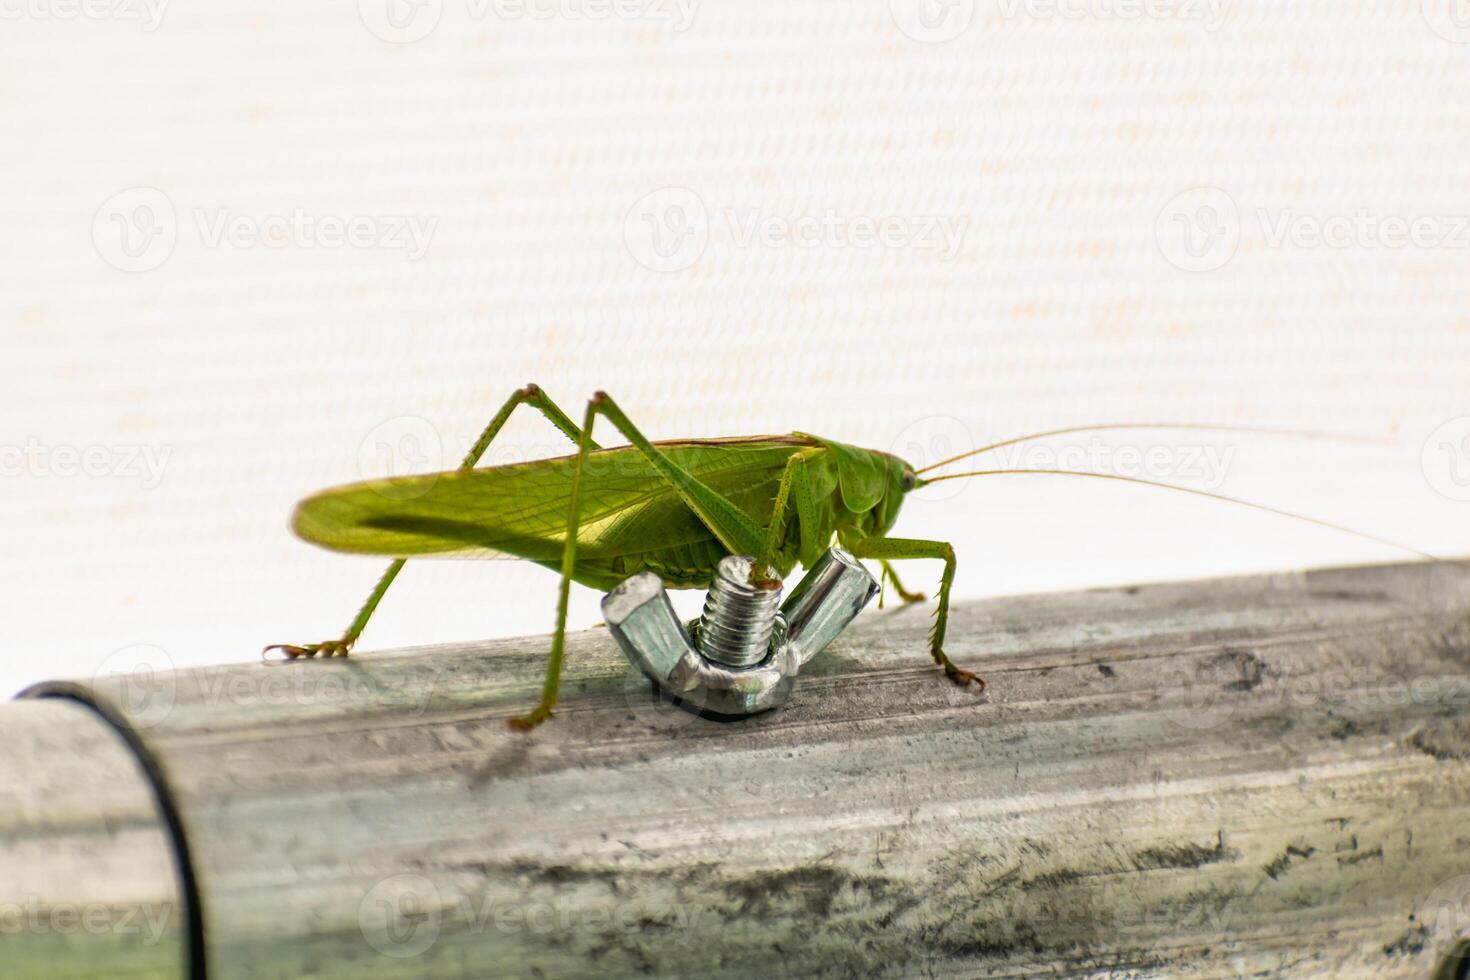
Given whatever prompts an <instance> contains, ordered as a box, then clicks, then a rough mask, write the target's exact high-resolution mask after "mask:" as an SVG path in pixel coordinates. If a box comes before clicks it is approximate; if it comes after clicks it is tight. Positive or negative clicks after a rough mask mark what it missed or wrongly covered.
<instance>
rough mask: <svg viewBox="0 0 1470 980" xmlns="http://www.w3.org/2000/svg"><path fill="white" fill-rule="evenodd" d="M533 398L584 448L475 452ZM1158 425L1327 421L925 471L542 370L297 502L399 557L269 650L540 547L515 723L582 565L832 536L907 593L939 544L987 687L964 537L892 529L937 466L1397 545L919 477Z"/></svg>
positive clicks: (606, 581)
mask: <svg viewBox="0 0 1470 980" xmlns="http://www.w3.org/2000/svg"><path fill="white" fill-rule="evenodd" d="M521 405H527V406H530V407H532V408H534V409H536V410H537V411H539V412H540V413H541V414H542V415H543V416H545V417H546V419H547V420H549V421H550V422H551V424H552V425H554V426H556V428H557V429H559V430H560V431H561V432H562V433H564V434H565V435H566V436H567V438H568V439H570V440H572V441H573V442H574V443H576V445H577V452H576V453H575V454H574V455H571V456H564V457H560V458H556V459H544V460H536V461H533V462H526V463H515V464H510V465H505V466H494V467H488V468H482V469H476V468H475V467H476V465H477V464H478V463H479V461H480V459H481V458H482V457H483V456H484V454H485V452H486V451H487V450H488V449H489V448H490V444H491V442H492V441H493V440H494V438H495V437H496V435H497V434H498V433H499V432H500V430H501V428H502V427H503V426H504V425H505V423H506V422H507V421H508V420H509V418H510V416H511V414H512V413H513V412H514V411H515V409H516V408H517V407H518V406H521ZM598 416H602V417H603V418H605V419H607V420H608V421H609V422H611V423H612V425H613V426H614V427H615V428H616V429H617V430H618V431H619V432H620V433H621V434H622V436H623V437H624V438H625V439H627V440H628V443H629V445H627V446H621V447H618V448H614V449H603V448H601V447H599V446H598V444H597V443H595V442H594V441H593V439H592V427H593V423H594V422H595V421H596V419H597V417H598ZM1164 427H1167V428H1176V429H1191V428H1192V429H1209V430H1215V431H1250V432H1268V433H1272V434H1278V435H1280V434H1286V435H1305V436H1322V435H1324V434H1322V433H1300V432H1296V433H1293V432H1289V431H1287V430H1267V429H1257V428H1247V427H1243V426H1194V425H1169V424H1155V423H1133V424H1128V425H1111V426H1101V425H1098V426H1077V427H1072V428H1068V429H1053V430H1050V431H1048V432H1042V433H1033V434H1031V435H1028V436H1022V437H1019V438H1016V439H1011V440H1007V441H1006V442H1002V443H995V444H992V445H989V446H984V447H981V448H980V449H976V450H972V451H970V452H967V453H963V454H961V455H959V456H956V457H952V458H951V459H947V460H943V461H941V462H939V463H935V464H932V465H931V466H927V467H925V468H924V469H922V470H920V469H916V468H915V467H914V466H912V465H910V464H909V463H907V462H905V461H904V460H902V459H899V458H898V457H897V456H894V455H892V454H890V453H885V452H879V451H877V450H871V449H860V448H858V447H855V446H849V445H846V444H843V443H840V442H836V441H834V440H831V439H824V438H821V437H819V436H813V435H807V434H804V433H792V434H791V435H786V436H751V437H741V438H731V439H685V440H675V441H661V442H651V441H649V440H648V439H647V438H646V437H645V436H644V435H643V433H642V432H640V431H639V430H638V428H637V427H636V426H634V425H633V423H632V422H631V421H629V419H628V417H627V416H626V415H624V414H623V412H622V410H621V409H619V408H618V406H617V404H616V403H614V402H613V400H612V399H611V398H609V397H608V396H607V394H606V393H604V392H598V393H597V394H595V395H593V397H592V399H591V400H590V401H589V402H588V403H587V409H586V413H585V415H584V417H583V422H582V426H581V428H578V427H577V426H576V425H575V424H573V422H572V421H571V419H570V418H569V417H568V416H567V415H566V413H565V412H563V411H562V410H561V409H560V408H558V407H557V405H556V404H555V403H554V402H553V401H552V400H551V399H550V398H548V397H547V396H546V394H545V393H544V392H542V390H541V389H540V388H539V387H537V386H536V385H534V384H532V385H527V386H526V387H524V388H522V389H520V390H519V391H517V392H515V393H514V394H513V395H511V396H510V398H509V399H508V400H507V401H506V402H505V404H504V405H503V406H502V407H501V409H500V411H499V412H497V413H496V414H495V416H494V418H492V419H491V420H490V423H489V424H488V425H487V426H486V427H485V430H484V431H483V432H482V433H481V434H480V437H479V438H478V439H477V440H476V441H475V443H474V445H473V446H472V447H471V449H470V451H469V453H468V454H467V455H466V456H465V458H464V461H463V462H462V463H461V464H460V467H459V469H457V470H455V471H453V472H450V473H433V474H425V475H421V476H409V477H397V478H391V479H386V480H372V481H368V482H364V483H357V484H352V485H349V486H344V487H337V488H334V489H329V490H325V491H322V492H321V493H318V494H316V495H314V496H312V497H309V498H307V499H306V500H304V501H302V502H301V503H300V504H299V505H298V507H297V509H296V513H295V516H294V519H293V527H294V530H295V531H296V533H297V534H298V535H300V536H301V537H302V538H304V539H305V540H307V541H310V542H312V543H314V544H317V545H321V546H323V547H326V548H329V549H332V550H334V551H340V552H347V553H352V554H364V555H379V556H383V557H390V558H393V559H394V560H393V562H392V564H390V565H389V566H388V568H387V570H386V571H385V572H384V573H383V576H382V578H381V579H379V581H378V584H377V586H376V587H375V588H374V589H373V591H372V593H371V594H370V595H369V596H368V598H367V600H366V601H365V602H364V603H363V605H362V608H361V609H360V610H359V611H358V613H357V616H356V617H355V618H354V619H353V621H352V623H351V625H349V626H348V628H347V631H346V632H345V633H344V634H343V635H342V636H341V638H339V639H336V640H328V641H326V642H323V643H313V644H308V645H305V646H296V645H291V644H279V645H275V646H271V647H267V648H266V650H267V651H272V650H276V651H280V652H281V653H283V654H285V656H286V657H288V658H290V659H297V658H303V657H314V656H318V655H321V656H327V657H331V656H346V655H347V654H348V652H349V651H350V650H351V649H352V647H353V645H354V644H355V643H356V642H357V640H358V638H359V637H360V636H361V635H362V631H363V629H364V627H366V626H367V623H368V620H369V619H371V618H372V615H373V613H374V611H376V609H377V607H378V604H379V603H380V602H381V601H382V599H383V596H384V594H385V593H386V592H387V591H388V589H389V587H390V586H391V585H392V584H393V580H394V579H395V578H397V576H398V573H399V572H400V571H401V570H402V569H403V565H404V563H405V561H406V560H407V559H408V558H421V557H439V558H470V557H512V558H520V559H524V560H528V561H532V562H535V563H536V564H539V565H544V566H545V567H547V568H550V569H552V570H554V571H558V572H559V573H560V575H561V589H560V592H559V595H558V599H557V610H556V629H555V632H554V633H553V634H552V639H551V652H550V656H549V659H548V663H547V669H546V681H545V685H544V686H543V689H542V693H541V700H540V703H539V704H537V705H536V707H535V708H534V709H533V710H532V711H531V712H530V713H529V714H527V715H525V716H524V717H519V718H514V719H512V720H511V722H510V723H511V725H512V726H513V727H516V728H520V729H531V728H534V727H535V726H536V725H539V724H540V723H541V722H543V721H545V720H546V719H547V718H549V717H551V713H552V709H553V708H554V707H555V706H556V700H557V692H558V690H559V689H560V686H561V668H562V659H563V653H564V650H565V645H566V624H567V602H568V597H569V595H570V588H571V583H572V582H577V583H579V584H582V585H585V586H589V587H591V588H595V589H599V590H603V591H607V590H610V589H611V588H613V587H614V586H615V585H617V584H618V583H619V582H621V581H623V580H624V579H626V578H627V577H628V576H630V575H633V574H635V573H637V572H641V571H652V572H655V573H657V574H658V575H659V576H660V577H661V578H662V579H663V580H664V582H665V584H666V585H667V586H669V587H670V588H685V589H689V588H703V587H708V585H709V584H710V580H711V577H712V575H713V574H714V569H715V566H716V565H717V564H718V563H719V561H720V559H722V558H724V557H726V556H727V555H732V554H737V555H753V556H755V557H757V558H758V559H759V560H760V563H761V564H764V565H766V566H769V567H770V568H773V569H775V570H776V571H777V572H778V573H779V574H780V575H781V576H783V577H784V576H785V575H787V574H788V573H789V572H790V571H791V569H792V568H793V567H795V566H796V565H797V564H800V565H802V566H804V567H810V566H811V565H812V564H813V563H814V562H816V561H817V559H819V558H820V557H821V555H822V554H823V553H824V552H825V551H826V550H827V548H828V547H829V546H830V545H831V544H832V541H833V539H834V538H835V539H836V540H837V542H838V543H839V544H841V545H842V547H844V548H846V549H847V550H848V551H849V552H851V553H852V554H853V555H854V556H855V557H857V558H867V559H871V560H875V561H877V562H878V563H879V564H880V566H881V569H882V576H883V577H884V579H885V580H886V581H887V582H890V583H892V585H893V587H894V591H895V592H896V593H897V594H898V596H899V597H900V598H901V599H903V600H904V601H905V602H919V601H923V600H924V598H925V597H924V596H923V595H922V594H918V593H914V592H910V591H908V590H907V589H905V588H904V586H903V584H902V583H901V582H900V581H899V579H898V576H897V574H896V573H895V572H894V570H893V567H892V565H891V564H890V562H892V561H897V560H902V559H932V560H937V561H941V562H943V563H944V570H943V572H942V573H941V575H940V579H939V593H938V608H937V610H936V613H935V617H934V626H933V629H932V631H931V633H930V636H929V653H930V656H932V657H933V658H934V662H935V663H936V664H937V665H938V666H939V667H941V668H942V669H943V670H944V673H945V675H946V676H947V677H948V678H949V679H950V680H951V681H953V682H954V683H955V684H957V685H959V686H961V687H966V686H970V685H975V686H976V688H977V689H978V690H980V691H983V690H984V689H985V681H984V680H982V679H981V678H979V677H977V676H976V675H975V674H974V673H972V672H971V671H968V670H965V669H963V668H961V667H959V666H957V665H956V664H954V663H953V662H952V661H951V660H950V659H949V657H948V656H946V654H945V652H944V636H945V630H946V628H947V626H948V623H949V605H950V590H951V588H952V586H953V584H954V575H955V552H954V548H953V547H952V546H951V545H950V544H949V543H947V542H944V541H926V540H917V539H910V538H895V537H889V536H888V532H889V530H890V529H891V528H892V527H893V525H894V523H895V522H896V521H897V519H898V513H899V509H900V508H901V507H902V505H903V501H904V497H905V496H906V495H907V494H909V493H911V492H913V491H914V490H915V489H917V488H919V487H922V486H925V485H927V484H930V483H937V482H940V481H942V480H950V479H958V478H960V477H969V476H986V475H1002V474H1052V475H1067V476H1086V477H1093V478H1098V479H1110V480H1118V481H1122V482H1126V483H1138V484H1144V485H1147V486H1156V487H1161V488H1165V489H1172V490H1179V491H1182V492H1185V493H1191V494H1196V495H1198V496H1203V497H1209V498H1213V499H1217V500H1224V501H1228V502H1231V503H1237V504H1242V505H1244V506H1247V507H1253V508H1255V509H1258V510H1264V511H1267V512H1270V513H1275V514H1280V515H1283V516H1287V517H1292V518H1296V519H1299V520H1304V521H1308V522H1310V523H1313V524H1319V525H1322V526H1325V527H1330V528H1333V529H1335V530H1340V531H1345V532H1347V533H1350V534H1356V535H1359V536H1361V537H1365V538H1368V539H1370V540H1373V541H1377V542H1379V543H1383V544H1390V545H1392V542H1387V541H1384V540H1383V539H1381V538H1376V537H1373V536H1372V535H1364V534H1361V533H1360V532H1357V531H1353V530H1351V529H1350V528H1344V527H1340V526H1339V525H1335V524H1329V523H1327V522H1325V521H1319V520H1316V519H1315V518H1310V517H1303V516H1302V515H1299V514H1292V513H1289V512H1287V511H1282V510H1278V509H1276V508H1273V507H1267V506H1265V505H1261V504H1253V503H1249V502H1247V501H1242V500H1237V499H1235V498H1231V497H1226V496H1224V495H1222V494H1215V493H1211V492H1209V491H1205V490H1196V489H1194V488H1191V487H1184V486H1176V485H1173V484H1167V483H1159V482H1155V481H1150V480H1144V479H1141V478H1136V477H1127V476H1121V475H1115V474H1108V473H1092V472H1086V471H1074V470H1041V469H1028V470H1021V469H1007V470H978V471H973V472H970V473H952V474H947V475H944V476H938V477H933V478H931V479H928V480H925V479H923V478H922V476H921V474H922V473H924V472H927V471H929V470H932V469H935V468H938V467H940V466H944V465H947V464H950V463H953V462H955V461H957V460H959V459H964V458H966V457H969V456H974V455H978V454H980V453H983V452H987V451H990V450H993V449H999V448H1001V447H1003V446H1010V445H1014V444H1016V443H1018V442H1021V441H1024V440H1027V439H1034V438H1040V437H1043V436H1051V435H1060V434H1065V433H1071V432H1086V431H1098V430H1102V429H1120V428H1164ZM1395 547H1403V546H1401V545H1395ZM1408 550H1411V551H1415V553H1416V554H1421V555H1422V554H1423V553H1422V552H1418V551H1416V550H1415V549H1408ZM1425 557H1429V556H1425Z"/></svg>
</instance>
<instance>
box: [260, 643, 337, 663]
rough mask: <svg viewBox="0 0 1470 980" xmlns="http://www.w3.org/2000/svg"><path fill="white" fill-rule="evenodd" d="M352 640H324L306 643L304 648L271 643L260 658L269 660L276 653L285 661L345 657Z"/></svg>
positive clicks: (290, 644)
mask: <svg viewBox="0 0 1470 980" xmlns="http://www.w3.org/2000/svg"><path fill="white" fill-rule="evenodd" d="M352 643H353V641H352V640H326V641H324V642H322V643H308V644H306V645H305V646H296V645H295V644H292V643H273V644H271V645H270V646H268V647H266V648H265V649H264V650H262V651H260V655H261V657H262V658H265V659H271V654H273V653H278V654H280V655H281V656H282V657H284V658H285V659H286V660H310V659H311V658H312V657H324V658H325V657H345V656H347V654H348V653H349V652H350V651H351V650H352Z"/></svg>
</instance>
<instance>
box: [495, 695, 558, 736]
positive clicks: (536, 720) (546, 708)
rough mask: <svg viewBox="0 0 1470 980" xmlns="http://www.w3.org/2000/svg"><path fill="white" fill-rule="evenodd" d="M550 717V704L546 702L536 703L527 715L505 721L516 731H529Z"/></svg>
mask: <svg viewBox="0 0 1470 980" xmlns="http://www.w3.org/2000/svg"><path fill="white" fill-rule="evenodd" d="M550 717H551V706H550V705H549V704H546V703H544V702H543V703H541V704H538V705H536V707H535V709H534V710H532V712H531V713H530V714H529V715H525V716H523V717H520V718H512V719H510V720H509V721H507V722H506V724H507V725H509V726H510V727H511V728H514V729H515V730H516V731H518V732H529V731H530V730H531V729H533V728H535V727H536V726H537V725H539V724H541V723H542V722H543V721H545V720H546V719H548V718H550Z"/></svg>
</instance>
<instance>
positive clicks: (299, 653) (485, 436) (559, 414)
mask: <svg viewBox="0 0 1470 980" xmlns="http://www.w3.org/2000/svg"><path fill="white" fill-rule="evenodd" d="M521 405H529V406H530V407H532V408H534V409H536V411H538V412H540V413H541V414H542V415H543V416H545V417H546V419H547V421H549V422H550V423H551V424H552V425H554V426H556V428H557V429H558V430H559V431H560V432H561V433H562V434H563V435H565V436H566V437H567V438H568V439H570V440H572V441H573V442H578V441H579V440H580V439H581V436H582V432H581V430H580V429H578V428H577V426H576V425H575V424H574V423H573V422H572V420H571V419H569V418H567V415H566V413H565V412H563V411H562V410H561V408H560V407H558V406H557V404H556V402H554V401H552V400H551V399H550V398H549V397H547V395H546V392H544V391H542V390H541V388H540V386H539V385H535V384H528V385H526V386H525V387H524V388H521V389H519V390H518V391H516V392H515V393H514V394H512V395H511V396H510V397H509V398H507V399H506V400H505V404H504V405H502V406H500V411H498V412H496V413H495V416H494V418H492V419H491V420H490V421H489V423H488V424H487V425H486V426H485V428H484V430H483V431H482V432H481V433H480V437H479V438H478V439H476V440H475V444H474V445H473V446H471V447H470V451H469V452H468V453H467V454H466V455H465V458H464V460H463V461H462V462H461V463H460V464H459V469H461V470H468V469H473V468H474V467H475V465H476V464H478V463H479V462H480V459H481V458H482V457H483V456H484V455H485V453H486V452H487V451H488V450H489V448H490V443H491V442H492V441H494V439H495V437H496V436H497V435H499V434H500V430H501V429H502V428H504V427H505V423H506V422H508V421H509V420H510V416H511V413H513V412H514V411H515V410H516V409H517V408H518V407H520V406H521ZM591 446H592V448H593V449H596V448H597V444H596V443H592V444H591ZM403 565H404V559H402V558H399V559H396V560H395V561H394V562H393V563H392V564H390V565H389V566H388V567H387V568H386V569H385V570H384V571H383V575H382V577H381V578H379V579H378V584H377V585H375V586H374V587H373V591H372V592H371V593H369V594H368V597H367V599H366V600H364V602H363V604H362V607H361V608H359V609H358V611H357V615H356V616H354V617H353V618H352V622H351V623H350V624H349V625H348V627H347V629H346V631H345V632H344V633H343V634H342V636H341V637H340V638H338V639H335V640H326V641H323V642H321V643H308V644H305V645H301V646H298V645H296V644H291V643H277V644H273V645H272V646H268V647H266V648H265V649H264V650H262V651H261V653H262V654H266V653H270V652H271V651H272V650H277V651H280V652H281V653H282V654H284V655H285V656H286V658H287V659H288V660H296V659H299V658H310V657H316V656H322V657H345V656H347V654H348V653H349V652H350V651H351V650H352V646H353V644H355V643H356V642H357V639H358V637H360V636H362V631H363V630H364V629H365V628H366V627H367V624H368V620H370V619H372V618H373V613H374V612H376V611H377V609H378V603H380V602H382V601H383V596H384V595H386V594H387V592H388V589H389V587H390V586H392V584H393V580H394V579H396V578H397V577H398V573H399V572H401V571H403Z"/></svg>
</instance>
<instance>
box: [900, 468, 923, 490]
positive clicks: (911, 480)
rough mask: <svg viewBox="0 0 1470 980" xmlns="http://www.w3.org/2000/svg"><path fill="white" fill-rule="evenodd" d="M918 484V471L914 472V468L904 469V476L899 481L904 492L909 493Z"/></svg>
mask: <svg viewBox="0 0 1470 980" xmlns="http://www.w3.org/2000/svg"><path fill="white" fill-rule="evenodd" d="M918 484H919V477H918V475H917V474H916V473H914V471H913V470H904V471H903V478H902V479H901V480H900V481H899V484H898V485H899V487H901V488H902V489H903V492H904V493H908V492H909V491H910V490H912V489H913V488H914V487H916V486H918Z"/></svg>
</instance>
